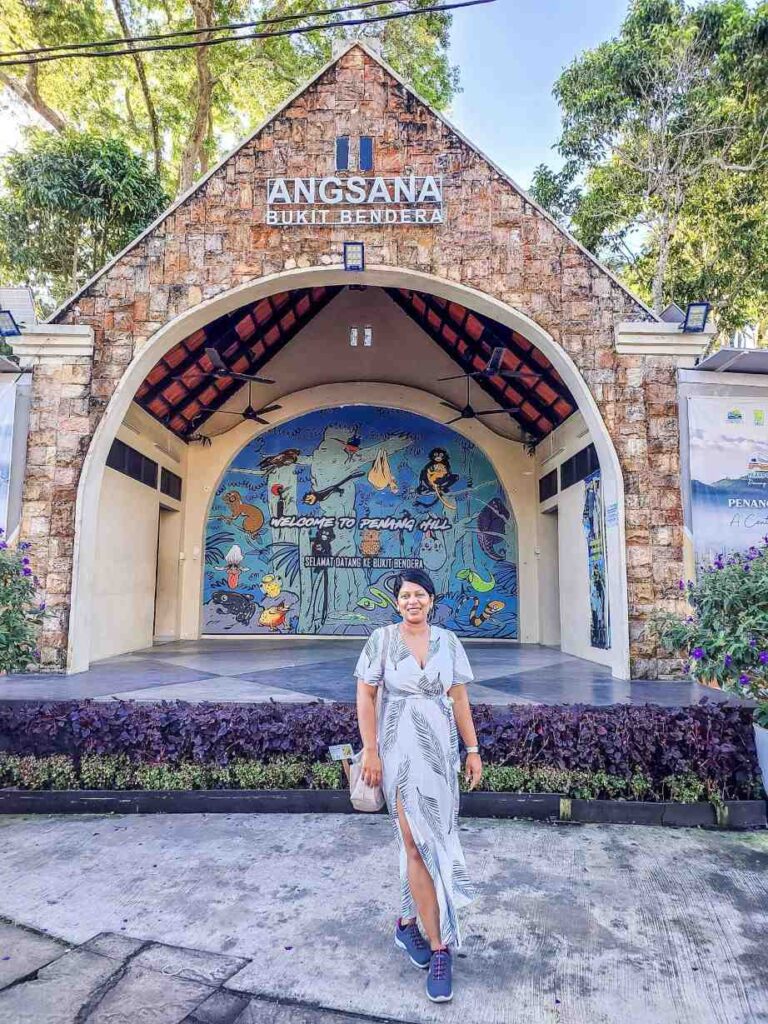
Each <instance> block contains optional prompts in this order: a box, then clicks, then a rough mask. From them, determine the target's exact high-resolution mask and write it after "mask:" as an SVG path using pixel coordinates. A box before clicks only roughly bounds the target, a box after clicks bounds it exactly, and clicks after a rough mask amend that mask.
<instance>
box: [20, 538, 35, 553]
mask: <svg viewBox="0 0 768 1024" xmlns="http://www.w3.org/2000/svg"><path fill="white" fill-rule="evenodd" d="M31 547H32V545H31V544H30V543H29V541H28V540H23V541H22V542H21V544H19V548H20V549H21V550H22V551H29V549H30V548H31Z"/></svg>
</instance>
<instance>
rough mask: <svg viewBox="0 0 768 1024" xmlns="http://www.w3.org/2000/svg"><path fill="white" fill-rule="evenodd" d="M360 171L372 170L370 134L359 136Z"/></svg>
mask: <svg viewBox="0 0 768 1024" xmlns="http://www.w3.org/2000/svg"><path fill="white" fill-rule="evenodd" d="M359 166H360V170H361V171H372V170H373V139H372V138H371V136H370V135H361V136H360V159H359Z"/></svg>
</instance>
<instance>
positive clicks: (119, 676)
mask: <svg viewBox="0 0 768 1024" xmlns="http://www.w3.org/2000/svg"><path fill="white" fill-rule="evenodd" d="M466 647H467V653H468V654H469V659H470V662H471V664H472V668H473V670H474V673H475V682H473V683H470V686H469V691H470V700H471V701H472V702H473V703H475V704H480V703H483V704H486V703H487V704H575V703H583V704H628V703H630V704H644V703H646V702H650V703H654V704H665V705H679V704H692V703H697V702H698V700H699V699H700V698H701V697H703V696H707V697H708V698H710V699H711V700H715V701H720V700H725V699H728V697H727V695H726V694H723V693H721V692H719V691H717V690H710V689H707V688H706V687H703V686H697V685H694V684H689V683H676V682H662V681H643V682H632V683H630V682H627V681H623V680H618V679H613V678H611V674H610V671H609V670H608V669H607V668H604V667H602V666H601V665H595V664H593V663H592V662H589V661H583V660H582V659H581V658H573V657H571V656H569V655H567V654H562V653H561V652H560V651H559V650H556V649H553V648H549V647H537V646H533V645H526V646H521V645H520V644H516V643H509V642H499V643H496V644H493V645H491V644H473V643H471V642H467V644H466ZM360 648H361V644H360V641H359V640H335V639H334V640H299V639H294V638H292V639H286V640H276V641H266V640H264V639H260V640H233V639H231V638H226V639H222V640H216V639H212V640H197V641H178V642H174V643H167V644H161V645H156V646H154V647H152V648H149V649H147V650H144V651H137V652H135V653H134V654H124V655H121V656H120V657H117V658H109V659H107V660H105V661H101V662H97V663H95V664H94V665H93V666H92V667H91V668H90V669H89V670H88V671H87V672H82V673H80V674H78V675H74V676H63V675H56V676H52V675H25V676H8V677H6V678H5V679H4V680H3V681H2V686H1V687H0V700H5V701H8V700H13V701H16V700H61V699H68V698H69V699H79V698H83V697H93V698H96V699H103V700H109V699H121V700H141V701H158V700H187V701H205V700H208V701H233V702H238V703H251V702H257V701H266V700H270V699H272V700H278V701H308V700H342V701H352V700H354V698H355V685H356V684H355V680H354V677H353V670H354V666H355V662H356V660H357V656H358V654H359V653H360ZM730 699H731V700H737V698H733V697H732V698H730Z"/></svg>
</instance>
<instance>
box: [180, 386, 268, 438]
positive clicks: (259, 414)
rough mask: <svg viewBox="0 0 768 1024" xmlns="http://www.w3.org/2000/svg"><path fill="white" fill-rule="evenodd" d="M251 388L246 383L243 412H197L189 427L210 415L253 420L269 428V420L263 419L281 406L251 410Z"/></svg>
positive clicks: (224, 431) (222, 410)
mask: <svg viewBox="0 0 768 1024" xmlns="http://www.w3.org/2000/svg"><path fill="white" fill-rule="evenodd" d="M251 388H252V384H251V383H250V382H249V383H248V404H247V405H246V407H245V408H244V409H243V410H241V411H239V412H234V411H231V410H229V409H205V410H204V411H202V412H199V413H197V414H196V415H195V416H193V417H192V419H191V420H190V421H189V423H190V426H192V425H193V424H194V423H196V422H197V420H199V419H201V418H202V417H203V416H205V415H206V414H210V415H211V416H237V417H238V418H239V419H241V420H253V422H254V423H261V424H262V425H263V426H265V427H268V426H269V420H265V419H263V417H264V416H265V415H266V414H267V413H268V412H276V411H277V410H278V409H282V405H277V404H274V405H265V406H264V407H263V408H261V409H254V408H253V398H252V396H251ZM235 426H237V424H235ZM230 429H234V428H230ZM221 433H222V434H226V430H222V431H221Z"/></svg>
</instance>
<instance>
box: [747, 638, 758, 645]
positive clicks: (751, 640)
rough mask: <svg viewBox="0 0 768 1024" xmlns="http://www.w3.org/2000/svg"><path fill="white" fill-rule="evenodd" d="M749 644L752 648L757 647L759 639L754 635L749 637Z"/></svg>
mask: <svg viewBox="0 0 768 1024" xmlns="http://www.w3.org/2000/svg"><path fill="white" fill-rule="evenodd" d="M749 646H750V647H752V648H754V647H757V640H755V638H754V637H750V638H749Z"/></svg>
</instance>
